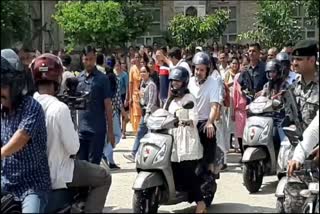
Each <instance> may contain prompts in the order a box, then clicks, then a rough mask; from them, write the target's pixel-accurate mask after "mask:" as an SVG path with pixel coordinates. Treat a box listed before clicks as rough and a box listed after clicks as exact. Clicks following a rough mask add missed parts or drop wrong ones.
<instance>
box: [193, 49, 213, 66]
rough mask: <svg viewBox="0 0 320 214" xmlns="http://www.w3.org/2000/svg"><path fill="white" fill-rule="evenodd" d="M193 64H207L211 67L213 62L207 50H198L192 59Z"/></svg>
mask: <svg viewBox="0 0 320 214" xmlns="http://www.w3.org/2000/svg"><path fill="white" fill-rule="evenodd" d="M192 64H193V65H207V66H208V67H209V66H210V64H211V63H210V57H209V55H208V54H207V53H205V52H198V53H196V54H195V55H194V57H193V59H192Z"/></svg>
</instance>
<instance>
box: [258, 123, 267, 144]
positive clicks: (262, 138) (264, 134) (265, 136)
mask: <svg viewBox="0 0 320 214" xmlns="http://www.w3.org/2000/svg"><path fill="white" fill-rule="evenodd" d="M268 129H269V125H266V127H265V128H264V129H263V131H262V132H261V134H260V136H259V141H260V140H261V141H262V140H264V139H266V138H267V137H268Z"/></svg>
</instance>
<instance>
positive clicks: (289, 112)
mask: <svg viewBox="0 0 320 214" xmlns="http://www.w3.org/2000/svg"><path fill="white" fill-rule="evenodd" d="M293 90H294V85H292V86H290V87H289V88H288V89H287V90H286V91H284V94H283V96H282V102H283V104H284V109H285V114H286V117H285V119H284V121H283V122H282V127H283V131H284V132H285V134H286V135H287V137H288V138H289V140H290V141H294V142H297V141H298V140H299V141H302V140H303V131H304V130H303V127H302V124H303V121H302V115H301V112H300V111H299V108H298V104H297V101H296V97H295V95H294V93H293Z"/></svg>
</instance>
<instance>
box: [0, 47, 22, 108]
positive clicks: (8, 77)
mask: <svg viewBox="0 0 320 214" xmlns="http://www.w3.org/2000/svg"><path fill="white" fill-rule="evenodd" d="M25 79H26V73H25V71H24V70H23V66H22V64H21V61H20V59H19V57H18V55H17V54H16V53H15V52H14V51H13V50H11V49H4V50H1V86H8V87H9V88H10V89H9V90H10V98H11V102H12V105H13V106H17V105H18V102H19V100H21V97H22V96H24V95H26V92H25V91H24V88H25V86H26V81H25Z"/></svg>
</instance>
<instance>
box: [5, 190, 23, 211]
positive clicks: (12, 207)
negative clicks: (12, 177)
mask: <svg viewBox="0 0 320 214" xmlns="http://www.w3.org/2000/svg"><path fill="white" fill-rule="evenodd" d="M1 213H22V207H21V203H20V202H18V201H16V200H15V199H14V197H13V195H12V194H10V193H1Z"/></svg>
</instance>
